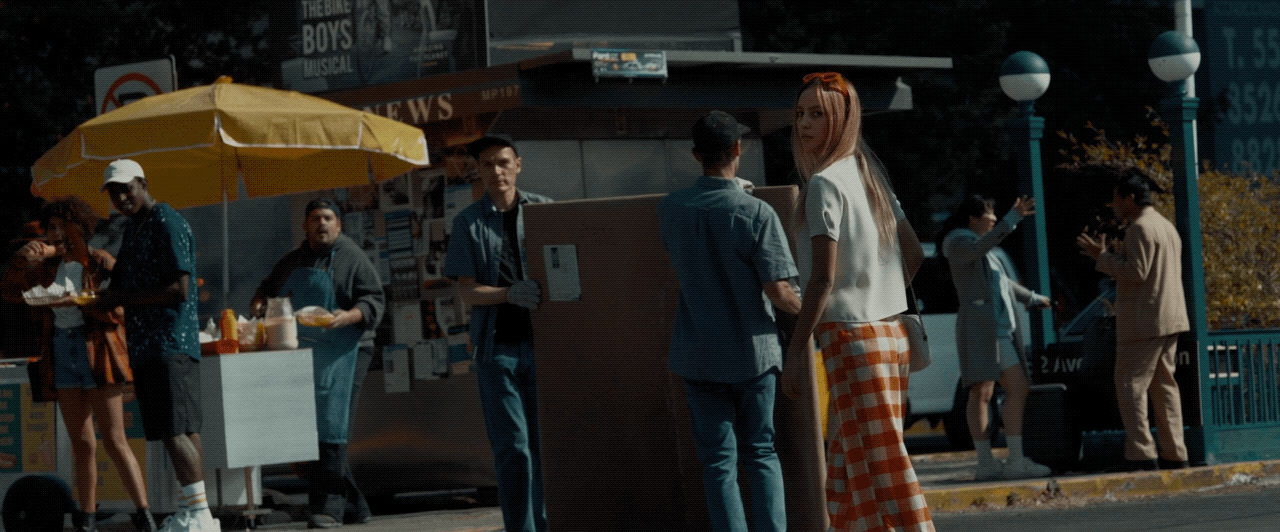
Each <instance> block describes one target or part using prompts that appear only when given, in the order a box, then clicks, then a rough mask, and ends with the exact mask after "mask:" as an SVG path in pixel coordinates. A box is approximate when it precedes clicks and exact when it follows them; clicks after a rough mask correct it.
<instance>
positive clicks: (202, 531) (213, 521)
mask: <svg viewBox="0 0 1280 532" xmlns="http://www.w3.org/2000/svg"><path fill="white" fill-rule="evenodd" d="M190 523H191V525H190V528H188V529H187V530H189V531H191V532H197V531H198V532H220V531H221V530H222V523H221V522H220V521H218V519H217V518H215V517H214V516H213V514H212V513H209V509H208V508H202V509H200V510H199V511H196V512H192V514H191V521H190Z"/></svg>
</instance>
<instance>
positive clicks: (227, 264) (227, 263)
mask: <svg viewBox="0 0 1280 532" xmlns="http://www.w3.org/2000/svg"><path fill="white" fill-rule="evenodd" d="M229 212H230V211H229V208H228V206H227V187H225V186H224V187H222V308H231V302H230V301H229V300H228V299H229V298H230V297H231V231H230V228H231V227H230V226H231V224H230V222H229V221H228V220H229V218H230V216H228V213H229Z"/></svg>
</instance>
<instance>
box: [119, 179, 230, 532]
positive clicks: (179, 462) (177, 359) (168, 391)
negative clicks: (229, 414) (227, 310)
mask: <svg viewBox="0 0 1280 532" xmlns="http://www.w3.org/2000/svg"><path fill="white" fill-rule="evenodd" d="M102 190H103V191H105V192H106V193H107V194H108V195H109V196H110V198H111V203H112V204H113V205H115V208H116V210H119V211H120V213H122V214H124V215H125V216H127V217H128V218H129V222H128V223H127V224H126V226H125V233H124V240H123V242H122V243H121V246H120V252H119V253H117V254H116V266H115V269H114V270H112V272H111V285H110V286H109V288H108V289H107V290H104V291H102V292H101V297H100V298H99V300H98V301H97V304H98V305H101V306H105V307H107V308H114V307H116V306H123V307H124V308H125V332H126V335H127V338H128V343H129V365H130V366H132V368H133V374H134V388H135V391H136V393H137V396H138V407H139V410H140V411H141V413H142V430H143V433H144V434H145V435H146V438H147V440H151V441H156V440H159V441H162V442H163V443H164V448H165V452H166V453H168V455H169V460H170V461H171V462H173V468H174V472H175V473H176V475H177V477H178V483H179V484H181V485H182V495H181V497H180V498H179V499H178V511H177V513H175V514H174V515H173V516H172V517H170V518H168V519H166V520H165V522H164V525H163V526H162V527H161V530H162V531H171V530H175V531H176V530H191V531H194V530H220V525H219V523H218V520H217V519H214V517H213V515H212V514H211V513H210V512H209V503H208V499H207V498H206V495H205V487H204V457H203V455H204V452H203V449H202V447H201V444H200V425H201V412H200V339H199V328H200V326H199V321H198V319H197V317H196V310H197V309H196V250H195V238H194V237H193V235H192V234H191V227H190V226H189V225H187V221H186V220H185V219H184V218H183V217H182V215H181V214H178V211H176V210H174V209H173V207H170V206H169V205H168V204H167V203H159V202H157V201H156V200H155V199H154V198H152V197H151V193H150V192H149V191H148V189H147V180H146V177H145V176H144V174H143V171H142V166H141V165H139V164H138V163H137V162H135V161H132V160H129V159H120V160H117V161H113V162H112V163H111V164H110V165H108V166H107V170H106V172H105V179H104V181H103V184H102Z"/></svg>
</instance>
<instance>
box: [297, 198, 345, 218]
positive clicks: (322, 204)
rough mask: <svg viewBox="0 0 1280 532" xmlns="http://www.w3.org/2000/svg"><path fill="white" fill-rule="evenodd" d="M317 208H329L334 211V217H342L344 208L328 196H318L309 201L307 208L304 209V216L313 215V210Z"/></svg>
mask: <svg viewBox="0 0 1280 532" xmlns="http://www.w3.org/2000/svg"><path fill="white" fill-rule="evenodd" d="M316 209H329V210H331V211H333V215H334V217H336V218H337V219H339V220H341V219H342V209H341V208H340V207H338V202H336V201H333V200H331V199H328V198H316V199H313V200H311V202H309V203H307V208H306V209H305V210H304V211H303V213H304V214H303V217H304V218H305V217H307V216H311V211H314V210H316Z"/></svg>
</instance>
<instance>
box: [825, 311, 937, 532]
mask: <svg viewBox="0 0 1280 532" xmlns="http://www.w3.org/2000/svg"><path fill="white" fill-rule="evenodd" d="M814 336H815V338H816V339H817V343H818V348H819V349H821V350H822V354H823V362H824V365H825V366H826V369H827V382H828V386H829V387H830V388H831V406H830V409H829V412H828V418H829V419H828V430H827V512H828V513H829V514H830V515H831V527H832V529H834V530H840V531H844V530H874V531H890V530H934V527H933V518H932V517H931V516H930V514H929V508H928V506H927V505H926V503H925V499H924V493H923V492H922V491H921V490H920V481H919V480H918V479H917V478H916V472H915V469H914V468H912V467H911V458H910V457H909V456H907V447H906V444H905V443H903V439H902V417H903V414H904V405H903V403H904V399H905V398H906V394H907V376H908V375H910V373H911V369H910V355H909V354H908V351H907V333H906V330H905V329H904V328H903V326H902V324H901V323H899V322H898V320H897V319H896V318H890V319H889V320H888V321H876V322H869V323H822V324H819V325H818V328H817V330H816V331H815V332H814Z"/></svg>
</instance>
